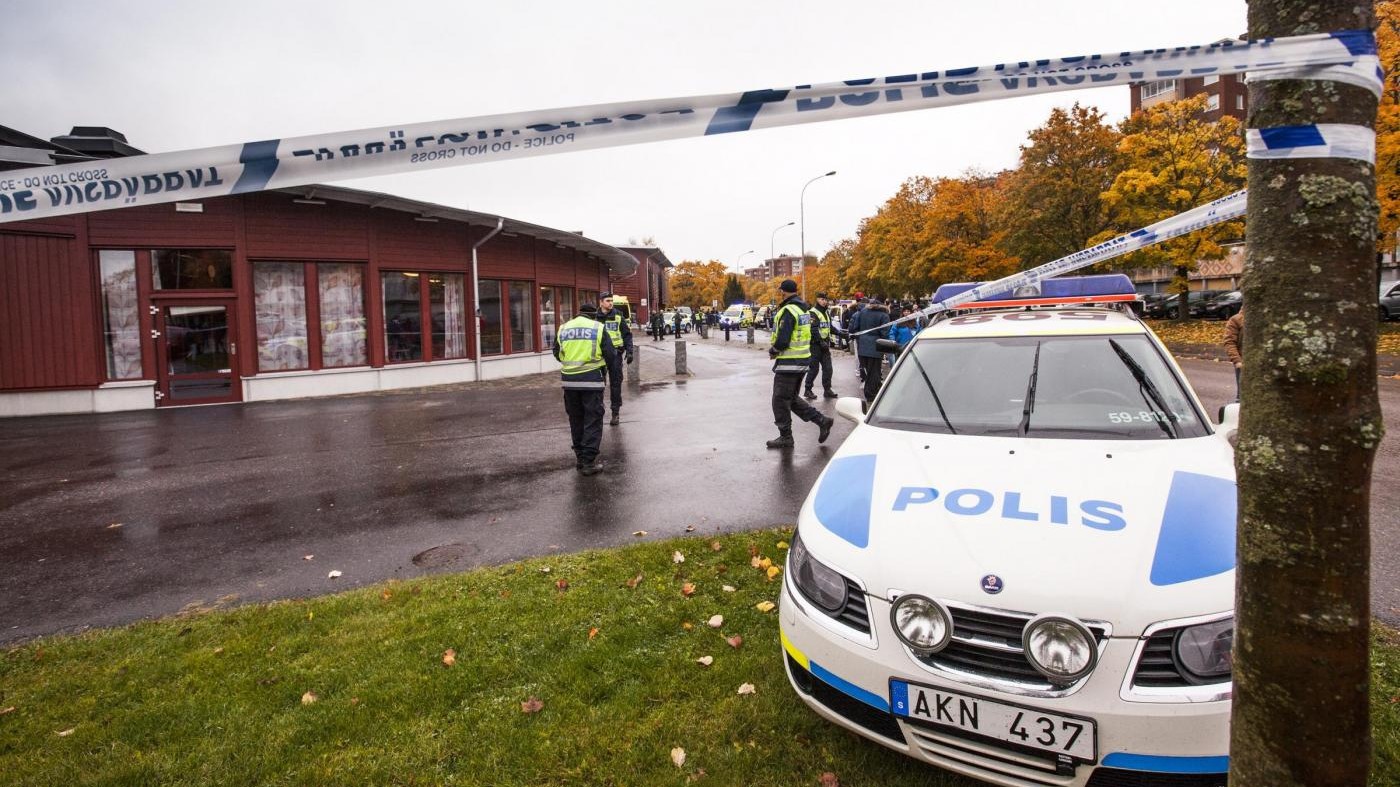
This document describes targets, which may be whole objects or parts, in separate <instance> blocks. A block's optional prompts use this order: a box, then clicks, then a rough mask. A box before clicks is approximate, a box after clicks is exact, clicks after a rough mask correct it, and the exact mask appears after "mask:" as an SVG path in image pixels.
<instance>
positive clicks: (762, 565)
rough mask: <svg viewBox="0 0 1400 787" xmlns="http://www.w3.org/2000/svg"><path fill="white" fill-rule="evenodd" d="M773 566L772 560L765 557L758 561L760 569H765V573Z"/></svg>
mask: <svg viewBox="0 0 1400 787" xmlns="http://www.w3.org/2000/svg"><path fill="white" fill-rule="evenodd" d="M772 565H773V561H772V559H770V558H766V557H765V558H764V559H762V560H760V561H758V567H759V568H761V569H763V570H764V571H767V570H768V569H769V567H771V566H772Z"/></svg>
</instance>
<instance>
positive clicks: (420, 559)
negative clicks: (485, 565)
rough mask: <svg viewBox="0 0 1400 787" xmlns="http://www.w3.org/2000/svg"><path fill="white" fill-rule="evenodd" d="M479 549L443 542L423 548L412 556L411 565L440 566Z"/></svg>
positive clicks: (449, 563) (472, 553)
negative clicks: (430, 547) (440, 544)
mask: <svg viewBox="0 0 1400 787" xmlns="http://www.w3.org/2000/svg"><path fill="white" fill-rule="evenodd" d="M479 551H480V550H479V549H477V548H476V547H475V546H472V545H470V544H443V545H442V546H436V547H433V548H432V549H425V550H423V551H422V552H419V553H418V554H416V555H414V556H413V565H415V566H419V567H421V568H442V567H443V566H450V565H452V564H453V563H456V562H457V561H459V560H461V559H463V558H466V557H470V556H472V555H474V554H476V553H477V552H479Z"/></svg>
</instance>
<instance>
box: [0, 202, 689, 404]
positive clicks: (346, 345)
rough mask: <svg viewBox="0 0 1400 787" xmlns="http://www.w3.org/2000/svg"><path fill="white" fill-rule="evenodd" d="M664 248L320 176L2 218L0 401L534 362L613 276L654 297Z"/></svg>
mask: <svg viewBox="0 0 1400 787" xmlns="http://www.w3.org/2000/svg"><path fill="white" fill-rule="evenodd" d="M474 247H475V255H474V253H473V252H474ZM474 259H475V260H476V263H477V264H476V268H477V270H476V276H475V277H474V276H473V260H474ZM669 265H670V263H669V261H666V259H665V255H664V254H661V252H660V250H659V249H655V248H648V249H636V248H629V249H620V248H617V247H613V246H610V245H607V244H604V243H601V242H598V241H595V240H590V239H588V238H585V237H583V236H582V235H579V234H577V233H572V232H565V231H562V230H555V229H550V228H547V227H540V226H537V225H533V224H529V223H526V222H522V221H516V220H514V219H507V218H503V217H499V216H493V215H489V214H485V213H477V212H473V211H466V210H458V209H455V208H449V207H444V206H441V205H434V204H429V203H424V202H416V201H413V200H407V199H402V198H399V197H394V196H390V195H386V194H376V193H371V192H365V191H357V190H352V189H345V188H336V187H330V186H316V187H314V188H312V187H306V188H298V189H289V190H280V191H267V192H261V193H255V194H245V195H240V196H230V197H222V198H219V199H210V200H203V201H201V202H197V203H176V204H167V205H157V206H147V207H135V208H127V209H122V210H112V211H102V212H96V213H87V214H79V215H75V216H65V217H61V218H55V219H48V220H34V221H26V222H15V223H6V224H0V415H30V414H41V413H72V412H106V411H114V410H132V409H145V408H152V407H166V406H171V405H187V404H206V403H216V402H237V401H252V400H263V399H282V398H291V397H304V396H320V395H327V394H339V393H350V392H359V391H373V390H380V389H388V388H403V387H414V386H422V385H433V384H440V383H452V382H462V381H471V380H477V379H487V378H494V377H504V376H510V375H519V374H529V373H536V372H545V371H550V370H553V369H557V368H558V366H557V364H556V363H555V361H554V359H553V357H552V355H551V354H550V349H551V342H552V341H553V337H554V333H555V329H556V327H557V326H558V325H560V324H562V323H563V322H564V321H566V320H568V319H570V318H571V317H573V316H574V314H575V313H576V310H577V308H578V305H579V304H580V303H581V302H583V301H593V302H596V301H597V298H598V293H599V292H600V291H602V290H607V289H617V290H618V291H620V292H624V293H627V294H629V295H631V294H632V293H633V292H635V293H636V294H635V295H634V296H633V297H634V301H633V303H637V302H639V301H640V299H641V298H647V299H648V300H647V303H648V306H651V305H654V304H656V303H657V302H658V301H660V300H664V298H665V276H664V273H665V270H664V269H665V268H666V267H669ZM477 279H479V281H480V286H479V288H478V287H477V286H476V285H475V281H476V280H477ZM644 288H645V291H646V294H643V292H642V291H643V289H644ZM474 308H476V309H477V310H478V314H479V319H478V320H477V321H475V324H474V321H472V320H470V319H469V315H470V314H471V313H472V312H473V310H474ZM645 315H646V312H645V311H643V312H642V314H641V315H640V316H641V317H642V318H643V319H645Z"/></svg>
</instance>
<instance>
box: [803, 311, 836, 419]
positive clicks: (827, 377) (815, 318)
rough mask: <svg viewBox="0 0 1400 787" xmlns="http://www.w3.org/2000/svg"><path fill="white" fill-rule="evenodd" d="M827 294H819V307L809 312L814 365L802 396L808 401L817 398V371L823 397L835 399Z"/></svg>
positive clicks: (809, 367) (809, 372)
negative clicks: (815, 386) (818, 371)
mask: <svg viewBox="0 0 1400 787" xmlns="http://www.w3.org/2000/svg"><path fill="white" fill-rule="evenodd" d="M827 307H828V301H827V299H826V293H824V292H819V293H817V305H816V306H813V307H812V308H811V310H810V311H809V312H808V314H810V315H811V316H812V329H813V336H812V365H811V366H808V367H807V390H806V391H805V392H804V393H803V394H802V395H803V396H805V397H807V398H808V399H815V398H817V394H816V393H815V392H814V391H813V390H812V383H814V382H816V380H817V370H818V369H821V373H822V396H823V397H824V398H827V399H835V398H836V392H835V391H833V390H831V316H830V315H829V314H828V313H827Z"/></svg>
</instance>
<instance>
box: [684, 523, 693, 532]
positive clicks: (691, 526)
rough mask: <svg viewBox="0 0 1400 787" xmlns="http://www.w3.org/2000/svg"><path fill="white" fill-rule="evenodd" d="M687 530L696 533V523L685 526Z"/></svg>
mask: <svg viewBox="0 0 1400 787" xmlns="http://www.w3.org/2000/svg"><path fill="white" fill-rule="evenodd" d="M685 532H687V533H694V532H695V525H686V526H685Z"/></svg>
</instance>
